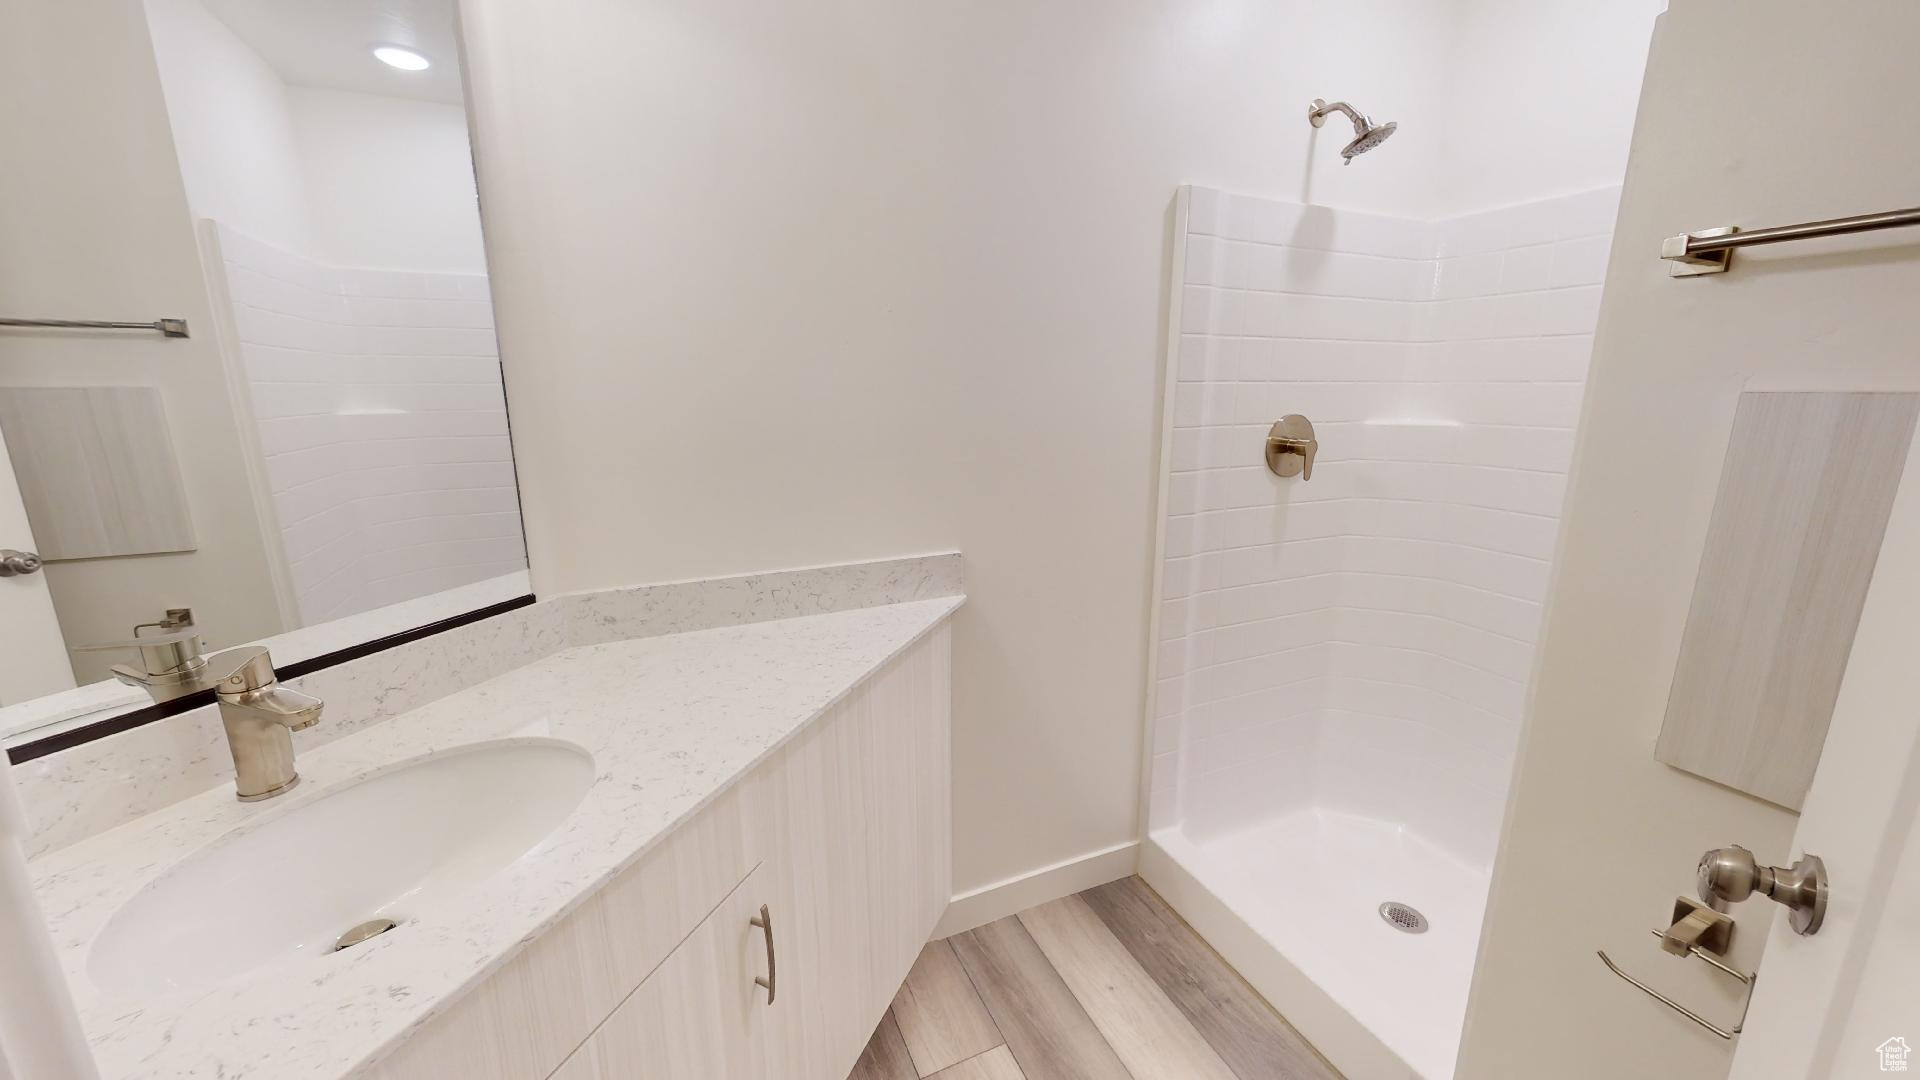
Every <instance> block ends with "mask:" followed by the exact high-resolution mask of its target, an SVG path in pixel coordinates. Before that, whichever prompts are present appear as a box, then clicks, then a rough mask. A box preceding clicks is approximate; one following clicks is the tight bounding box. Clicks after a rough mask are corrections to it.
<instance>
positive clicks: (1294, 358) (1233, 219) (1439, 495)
mask: <svg viewBox="0 0 1920 1080" xmlns="http://www.w3.org/2000/svg"><path fill="white" fill-rule="evenodd" d="M1617 199H1618V192H1617V189H1614V188H1601V189H1597V190H1595V191H1592V192H1587V193H1584V194H1581V195H1575V196H1568V197H1562V198H1557V199H1549V200H1544V201H1540V202H1533V203H1523V204H1519V205H1516V206H1513V207H1509V208H1505V209H1502V210H1498V211H1493V212H1488V213H1482V214H1475V215H1466V216H1462V217H1458V218H1451V219H1447V220H1445V221H1443V222H1439V223H1431V224H1430V223H1427V222H1421V221H1417V220H1413V219H1408V218H1392V217H1384V216H1377V215H1365V214H1356V213H1353V212H1348V211H1335V212H1331V213H1329V212H1326V211H1323V210H1316V209H1314V208H1308V207H1302V206H1299V205H1296V204H1291V203H1281V202H1274V201H1269V200H1261V199H1251V198H1247V197H1244V196H1232V195H1227V194H1224V193H1221V192H1215V191H1211V190H1207V189H1195V190H1194V191H1193V193H1192V196H1191V201H1190V206H1191V210H1190V215H1189V224H1188V236H1187V237H1186V239H1185V243H1186V252H1185V260H1184V270H1185V284H1184V290H1183V299H1182V303H1181V323H1182V325H1181V334H1180V339H1179V341H1180V344H1179V356H1178V359H1177V364H1178V370H1177V376H1178V380H1179V381H1178V384H1177V389H1176V399H1177V400H1176V403H1175V409H1174V432H1173V446H1172V454H1171V459H1170V461H1169V462H1168V466H1169V469H1170V473H1171V475H1170V486H1169V500H1168V508H1167V512H1168V514H1169V518H1168V521H1167V550H1166V563H1165V571H1164V573H1163V580H1162V596H1163V599H1162V606H1161V625H1160V636H1161V645H1160V654H1159V655H1160V659H1159V665H1158V675H1159V683H1158V687H1157V692H1156V713H1157V716H1158V719H1157V720H1156V722H1155V732H1154V740H1155V741H1154V749H1155V759H1154V764H1153V769H1152V776H1153V805H1152V826H1153V827H1154V828H1155V829H1159V828H1162V827H1168V826H1178V827H1180V828H1182V829H1183V830H1184V831H1185V832H1186V833H1187V834H1188V835H1189V837H1190V838H1192V839H1194V840H1196V841H1200V842H1204V841H1205V840H1206V839H1207V838H1208V837H1210V836H1212V835H1214V834H1216V833H1219V832H1223V831H1229V830H1235V829H1241V828H1246V827H1248V826H1251V825H1254V824H1257V823H1259V822H1261V821H1265V820H1269V819H1272V818H1275V817H1278V816H1280V815H1282V814H1286V813H1288V812H1291V811H1294V810H1299V809H1303V808H1306V807H1319V808H1325V809H1332V810H1338V811H1346V812H1353V813H1359V814H1362V815H1364V816H1367V817H1372V818H1377V819H1382V820H1389V821H1397V822H1404V823H1405V824H1406V825H1407V826H1408V827H1409V828H1410V829H1411V830H1412V831H1414V832H1415V833H1417V834H1418V835H1420V836H1421V837H1422V838H1424V839H1426V840H1428V841H1430V842H1434V843H1437V844H1439V845H1440V846H1442V847H1444V848H1446V849H1447V850H1449V851H1450V852H1452V853H1453V854H1454V855H1455V856H1456V857H1457V858H1459V859H1460V860H1462V861H1463V862H1465V863H1467V864H1468V865H1471V866H1474V867H1477V868H1479V869H1481V870H1482V871H1484V870H1485V869H1486V868H1487V867H1488V866H1489V865H1490V864H1491V863H1492V861H1493V851H1494V845H1495V843H1496V841H1497V839H1498V833H1499V825H1500V814H1501V810H1502V807H1503V804H1504V800H1505V797H1506V788H1507V777H1508V774H1509V773H1510V772H1511V769H1512V764H1513V748H1514V746H1515V744H1516V743H1517V741H1518V736H1519V724H1520V716H1521V703H1522V699H1523V697H1524V690H1525V686H1526V679H1527V674H1528V669H1529V666H1530V664H1531V662H1532V657H1533V643H1534V633H1535V630H1536V628H1537V626H1538V623H1539V617H1540V604H1541V601H1542V600H1543V599H1544V594H1545V591H1546V581H1547V566H1548V559H1549V557H1550V556H1551V555H1552V552H1553V543H1554V536H1555V533H1556V530H1557V526H1558V514H1559V508H1560V501H1561V496H1562V491H1563V487H1562V479H1563V476H1564V473H1565V471H1566V467H1567V459H1568V456H1569V454H1570V453H1571V450H1572V437H1573V431H1572V428H1573V421H1574V417H1575V416H1576V415H1577V413H1578V410H1579V403H1580V389H1581V380H1582V378H1583V377H1584V375H1585V370H1586V361H1587V355H1588V350H1589V348H1590V345H1591V341H1592V336H1591V335H1592V330H1593V322H1594V317H1595V312H1596V311H1597V308H1598V302H1599V291H1600V290H1599V280H1600V275H1601V273H1602V271H1603V270H1604V268H1605V266H1606V254H1607V238H1608V234H1609V232H1610V230H1611V228H1612V222H1613V215H1614V207H1615V204H1616V202H1617ZM1290 412H1299V413H1303V414H1305V415H1307V416H1308V417H1309V418H1310V419H1312V420H1313V421H1314V424H1315V429H1316V434H1317V436H1318V438H1319V440H1320V443H1321V450H1320V456H1319V459H1318V461H1317V463H1316V466H1315V473H1314V477H1313V479H1312V480H1311V481H1302V480H1300V479H1298V478H1294V479H1280V478H1278V477H1275V476H1274V475H1273V474H1272V473H1271V472H1269V471H1268V469H1267V468H1266V463H1265V461H1264V460H1263V459H1262V457H1261V454H1260V451H1261V448H1262V447H1263V446H1264V444H1265V438H1266V432H1267V428H1268V427H1269V426H1270V425H1271V424H1272V422H1273V420H1274V419H1276V418H1277V417H1279V416H1281V415H1283V414H1285V413H1290ZM1463 985H1464V983H1463Z"/></svg>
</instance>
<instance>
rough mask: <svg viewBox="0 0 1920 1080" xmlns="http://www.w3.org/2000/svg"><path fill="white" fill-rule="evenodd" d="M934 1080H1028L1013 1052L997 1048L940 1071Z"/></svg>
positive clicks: (1000, 1047)
mask: <svg viewBox="0 0 1920 1080" xmlns="http://www.w3.org/2000/svg"><path fill="white" fill-rule="evenodd" d="M933 1080H1027V1074H1026V1073H1023V1072H1021V1071H1020V1064H1019V1063H1018V1062H1016V1061H1014V1060H1013V1051H1011V1050H1009V1049H1007V1048H1006V1047H1004V1046H997V1047H995V1048H993V1049H992V1050H989V1051H987V1052H986V1053H984V1054H981V1055H979V1056H977V1057H970V1058H968V1059H967V1060H965V1061H962V1062H960V1063H959V1064H958V1065H953V1066H949V1067H948V1068H945V1069H942V1070H940V1072H938V1073H936V1074H935V1075H934V1077H933Z"/></svg>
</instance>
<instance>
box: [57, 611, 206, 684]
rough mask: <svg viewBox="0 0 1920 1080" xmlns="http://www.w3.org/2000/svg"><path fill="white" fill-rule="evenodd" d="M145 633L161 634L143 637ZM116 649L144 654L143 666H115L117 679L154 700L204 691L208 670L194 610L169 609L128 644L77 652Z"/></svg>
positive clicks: (135, 632) (138, 629)
mask: <svg viewBox="0 0 1920 1080" xmlns="http://www.w3.org/2000/svg"><path fill="white" fill-rule="evenodd" d="M142 630H157V631H159V632H158V633H153V634H143V633H141V631H142ZM116 649H138V650H140V666H139V667H138V668H135V667H134V666H133V665H131V664H115V665H113V677H114V678H116V679H119V680H120V681H121V682H123V683H126V684H127V685H128V686H138V687H141V688H142V689H144V690H146V692H147V693H148V694H151V695H152V696H153V700H154V701H156V702H160V701H172V700H173V699H174V698H177V697H183V696H185V695H187V694H191V693H193V692H194V691H195V690H201V689H204V688H205V687H206V686H207V684H206V683H205V682H203V681H201V674H202V673H203V671H204V669H205V668H206V666H207V662H206V660H205V658H203V657H202V656H201V655H200V631H198V630H196V629H194V628H193V609H192V608H168V609H167V615H166V618H164V619H161V620H160V621H159V622H150V623H140V624H139V625H137V626H135V627H134V628H133V637H132V638H130V639H128V640H126V641H107V642H102V643H101V644H98V645H81V646H79V647H78V648H77V649H76V650H75V651H76V652H112V651H114V650H116Z"/></svg>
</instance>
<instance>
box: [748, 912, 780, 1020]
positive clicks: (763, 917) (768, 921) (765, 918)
mask: <svg viewBox="0 0 1920 1080" xmlns="http://www.w3.org/2000/svg"><path fill="white" fill-rule="evenodd" d="M747 921H748V924H749V925H751V926H757V927H759V928H760V930H761V931H762V932H763V933H765V934H766V935H767V977H766V978H764V979H763V978H761V977H760V976H758V975H755V976H754V977H753V985H755V986H759V987H764V988H765V989H766V991H767V1004H769V1005H771V1004H773V994H774V990H773V987H774V983H775V982H776V979H775V978H774V974H773V913H772V912H770V911H768V910H767V905H765V904H761V905H760V914H759V916H758V917H756V918H753V919H749V920H747Z"/></svg>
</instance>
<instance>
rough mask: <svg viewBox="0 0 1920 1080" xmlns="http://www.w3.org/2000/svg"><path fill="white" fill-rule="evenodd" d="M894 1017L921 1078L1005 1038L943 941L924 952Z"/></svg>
mask: <svg viewBox="0 0 1920 1080" xmlns="http://www.w3.org/2000/svg"><path fill="white" fill-rule="evenodd" d="M893 1016H894V1019H895V1020H896V1021H897V1022H898V1023H899V1025H900V1035H901V1037H902V1038H904V1039H905V1040H906V1043H907V1052H908V1053H910V1054H912V1055H913V1064H914V1067H915V1068H916V1069H918V1070H919V1071H920V1072H919V1075H920V1076H932V1075H933V1074H934V1073H937V1072H939V1071H940V1070H942V1069H944V1068H946V1067H948V1066H949V1065H955V1064H958V1063H960V1062H962V1061H965V1060H967V1059H968V1058H971V1057H978V1056H979V1055H981V1054H984V1053H986V1052H987V1051H989V1050H991V1049H993V1048H994V1047H996V1046H999V1045H1001V1044H1002V1043H1004V1042H1005V1041H1006V1040H1005V1039H1002V1038H1001V1037H1000V1029H999V1028H997V1027H995V1026H994V1023H993V1017H992V1016H990V1015H989V1014H988V1013H987V1007H986V1005H985V1004H983V1003H982V1002H981V1000H980V995H979V994H978V993H977V992H975V990H974V988H973V982H972V980H970V979H968V978H967V972H966V969H965V968H963V967H961V966H960V958H959V957H957V956H955V955H954V954H953V946H952V945H949V944H948V943H946V942H944V941H936V942H934V943H933V944H931V945H928V946H927V947H926V948H924V949H922V950H920V956H919V958H918V959H916V960H915V961H914V962H913V970H912V971H910V972H908V973H907V981H906V982H905V983H904V984H903V985H902V986H901V987H900V992H899V993H898V994H896V995H894V998H893Z"/></svg>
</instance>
